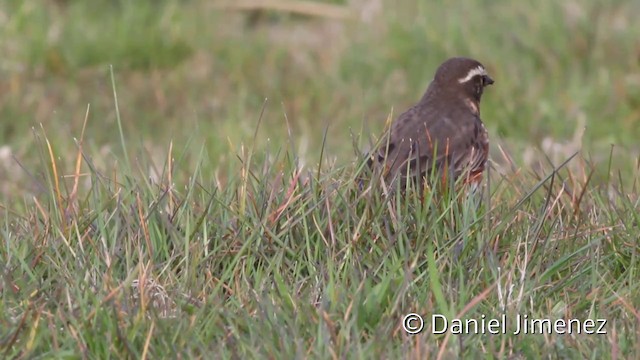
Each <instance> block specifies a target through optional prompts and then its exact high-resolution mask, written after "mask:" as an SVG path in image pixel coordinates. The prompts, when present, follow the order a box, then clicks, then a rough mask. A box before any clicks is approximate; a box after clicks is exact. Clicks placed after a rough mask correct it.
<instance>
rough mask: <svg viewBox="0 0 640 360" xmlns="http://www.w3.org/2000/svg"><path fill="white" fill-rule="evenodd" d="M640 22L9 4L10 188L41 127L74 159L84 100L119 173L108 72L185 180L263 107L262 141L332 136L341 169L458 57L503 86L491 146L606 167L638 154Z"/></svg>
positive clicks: (587, 13) (498, 8)
mask: <svg viewBox="0 0 640 360" xmlns="http://www.w3.org/2000/svg"><path fill="white" fill-rule="evenodd" d="M243 5H247V6H243ZM639 15H640V2H637V1H609V2H607V3H606V4H605V3H604V2H601V1H595V0H589V1H564V2H558V1H552V0H541V1H537V2H518V3H516V2H511V1H483V0H474V1H464V2H463V1H431V2H416V1H382V0H352V1H346V0H345V1H325V2H321V1H315V2H295V1H282V0H281V1H257V2H256V1H232V2H228V1H202V0H163V1H140V0H139V1H117V0H109V1H107V0H95V1H90V2H89V1H73V0H48V1H44V0H5V1H4V2H0V29H2V30H1V31H0V54H1V56H0V146H1V147H2V151H0V182H2V183H3V185H2V187H1V188H2V192H3V195H4V196H10V197H11V196H12V195H16V194H24V191H28V190H30V188H29V186H28V185H26V184H28V182H26V183H25V182H24V180H25V175H24V171H22V170H20V169H19V168H18V167H17V165H16V162H15V161H14V160H13V158H14V157H15V158H17V159H19V160H20V161H21V162H22V163H23V165H24V166H25V167H27V168H29V164H30V163H32V162H36V161H38V160H37V156H36V154H35V149H34V146H33V145H34V141H36V140H35V136H34V133H33V131H32V130H31V129H32V128H34V129H35V132H39V131H43V132H44V133H45V134H46V136H47V137H48V138H49V139H51V140H52V142H53V143H54V144H55V147H56V154H58V155H59V156H61V158H62V159H61V162H63V163H64V162H67V161H68V163H72V162H73V161H74V156H73V155H74V154H75V150H76V147H75V146H76V145H75V144H74V141H73V138H79V137H80V135H81V130H82V124H83V122H84V119H85V114H86V112H87V107H88V105H90V108H89V114H88V118H87V121H88V122H87V128H86V133H85V147H88V149H89V152H90V153H91V154H92V156H94V161H96V163H97V164H98V165H100V164H104V166H105V167H108V166H111V164H112V163H113V162H114V161H115V160H113V157H111V154H114V155H115V156H117V155H118V154H120V153H121V151H122V149H121V147H120V146H119V144H120V137H119V133H118V128H117V123H116V107H115V105H114V94H113V87H112V85H113V84H112V81H111V77H110V70H109V67H110V66H113V73H114V75H115V87H116V91H117V98H118V105H119V111H120V115H121V118H122V122H123V126H124V133H125V136H126V140H127V142H128V144H129V150H130V151H131V152H132V153H134V154H133V155H135V152H136V151H140V150H139V149H144V151H147V152H148V153H149V154H150V155H151V157H156V156H157V157H160V158H161V157H162V156H165V155H164V154H166V150H167V148H168V144H169V142H170V141H173V144H174V147H176V148H177V149H182V150H184V157H183V161H186V163H183V166H182V168H183V170H184V171H185V172H186V173H188V172H190V171H191V170H192V167H193V166H195V165H194V164H192V163H190V162H189V161H191V160H190V156H189V155H190V154H191V155H193V156H192V157H193V158H194V160H193V161H194V162H195V161H196V160H197V159H196V158H197V154H198V152H199V149H200V147H198V146H196V147H193V148H192V147H190V146H191V145H190V144H193V143H195V144H198V145H201V146H203V147H204V149H205V151H206V152H207V154H208V159H211V160H210V164H208V165H211V169H210V170H215V169H218V168H220V166H221V164H224V163H225V162H228V161H236V160H235V154H236V153H237V152H238V151H239V149H240V148H241V146H242V144H245V145H247V144H250V143H251V142H252V139H253V136H254V131H255V129H256V126H257V124H258V120H259V118H260V113H261V111H262V109H263V106H264V108H265V111H264V116H263V119H262V126H261V127H260V130H259V132H258V138H257V139H258V140H259V141H258V143H257V144H255V145H256V146H257V148H270V149H275V150H277V149H295V151H296V152H297V154H298V155H299V156H300V157H301V158H302V159H303V161H305V162H306V163H307V164H314V163H316V162H317V159H318V158H319V152H320V148H321V146H322V138H323V136H322V134H323V131H324V130H325V129H327V131H328V137H327V147H326V149H325V155H326V156H327V157H328V158H330V159H335V160H336V161H337V163H339V164H345V163H349V162H350V161H352V160H353V159H354V158H355V157H354V150H353V144H354V142H355V143H356V145H357V147H358V149H360V150H366V148H367V147H368V146H369V143H370V141H371V140H370V139H373V140H375V138H376V136H378V135H379V133H380V131H381V130H382V128H383V126H384V121H385V119H386V118H387V116H388V115H389V114H390V113H391V112H393V114H394V115H397V114H398V113H399V112H401V111H403V110H404V109H406V108H407V107H408V106H410V105H412V104H413V103H414V102H416V101H417V100H418V99H419V98H420V96H421V94H422V92H423V91H424V89H425V88H426V86H427V85H428V83H429V81H430V79H431V77H432V75H433V72H434V70H435V68H436V67H437V65H438V64H440V63H441V62H442V61H443V60H445V59H446V58H448V57H451V56H457V55H461V56H469V57H473V58H476V59H478V60H480V61H481V62H483V63H484V64H485V66H486V67H487V68H488V69H489V70H490V72H491V74H492V76H493V77H494V78H495V79H496V84H495V86H493V87H492V88H490V89H489V90H488V91H487V93H486V95H485V97H484V99H483V107H482V116H483V118H484V120H485V123H486V125H487V128H488V129H489V132H490V134H491V137H492V140H493V148H492V152H493V154H494V156H493V157H494V159H496V161H497V162H499V157H500V156H498V155H497V154H499V150H498V145H500V146H503V147H504V149H505V151H508V152H509V153H510V155H511V156H512V157H513V159H514V161H515V163H516V164H517V165H518V166H522V167H525V168H526V167H530V166H532V163H534V162H535V161H536V159H538V158H540V156H541V155H540V154H541V153H544V154H546V155H547V156H549V157H550V158H551V159H552V160H553V161H556V162H557V163H559V161H560V160H561V159H563V158H565V157H566V156H568V155H569V154H571V153H572V152H573V151H575V150H579V149H580V148H582V147H583V148H584V150H585V157H588V158H590V159H591V160H592V161H594V162H596V163H597V162H600V161H606V160H607V159H608V157H609V151H610V146H611V144H615V145H616V150H614V151H617V152H616V153H615V154H620V155H621V156H615V158H616V161H617V162H619V163H620V164H621V165H622V166H625V167H627V166H629V165H631V164H633V163H634V161H635V159H636V158H637V155H638V150H639V148H640V147H639V145H638V141H637V139H638V136H639V135H640V126H638V123H639V121H640V25H639V24H638V21H637V18H638V16H639ZM265 99H268V100H267V101H266V103H265ZM287 119H288V124H289V126H290V128H291V132H292V136H291V138H290V137H289V135H288V130H287V127H288V125H287ZM40 124H41V125H42V128H40ZM583 129H584V135H583V136H581V134H582V130H583ZM536 149H542V151H536ZM64 154H69V158H68V159H65V156H64Z"/></svg>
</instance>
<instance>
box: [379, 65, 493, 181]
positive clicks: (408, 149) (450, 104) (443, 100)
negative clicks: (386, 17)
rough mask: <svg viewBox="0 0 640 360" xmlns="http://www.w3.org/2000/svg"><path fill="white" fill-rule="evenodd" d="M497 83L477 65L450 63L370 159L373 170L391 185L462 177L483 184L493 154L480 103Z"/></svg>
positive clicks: (386, 136) (440, 69)
mask: <svg viewBox="0 0 640 360" xmlns="http://www.w3.org/2000/svg"><path fill="white" fill-rule="evenodd" d="M493 82H494V81H493V79H491V77H489V75H488V74H487V71H486V69H485V68H484V66H483V65H482V64H481V63H479V62H478V61H476V60H473V59H468V58H463V57H455V58H451V59H449V60H447V61H445V62H444V63H443V64H442V65H440V67H439V68H438V70H437V71H436V74H435V76H434V78H433V81H432V82H431V84H429V87H428V88H427V91H426V92H425V94H424V95H423V96H422V99H420V101H419V102H418V103H417V104H416V105H414V106H413V107H411V108H410V109H409V110H407V111H405V112H404V113H402V114H401V115H400V116H399V117H398V118H397V119H396V120H395V121H394V122H393V123H392V125H391V128H390V129H389V131H388V133H387V134H386V135H385V136H384V137H383V139H382V141H381V143H380V145H379V147H378V149H376V151H374V152H372V153H371V154H370V158H369V165H370V166H371V167H373V168H374V169H379V170H380V171H381V173H382V174H383V176H384V178H385V179H386V180H393V179H397V178H400V179H406V178H407V177H411V178H415V179H417V180H423V179H427V180H428V179H429V178H430V176H431V174H437V175H438V176H439V177H441V178H442V179H443V180H444V181H446V180H447V179H452V180H454V181H456V180H458V179H460V178H461V177H462V178H464V182H465V183H467V184H472V185H478V183H479V182H480V181H481V180H482V173H483V172H484V170H485V166H486V162H487V158H488V155H489V136H488V134H487V130H486V129H485V127H484V125H483V123H482V120H480V98H481V97H482V92H483V91H484V88H485V87H486V86H488V85H491V84H493ZM474 187H475V186H474Z"/></svg>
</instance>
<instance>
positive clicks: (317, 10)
mask: <svg viewBox="0 0 640 360" xmlns="http://www.w3.org/2000/svg"><path fill="white" fill-rule="evenodd" d="M214 7H216V8H221V9H228V10H275V11H283V12H290V13H295V14H300V15H307V16H314V17H323V18H330V19H347V18H349V17H351V11H350V9H349V8H347V7H345V6H340V5H333V4H323V3H320V2H317V1H300V0H240V1H233V2H231V1H229V2H223V3H218V4H215V5H214Z"/></svg>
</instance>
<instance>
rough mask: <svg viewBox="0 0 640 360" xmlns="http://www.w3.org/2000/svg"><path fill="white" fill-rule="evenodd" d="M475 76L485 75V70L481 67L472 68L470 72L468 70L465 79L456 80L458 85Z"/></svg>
mask: <svg viewBox="0 0 640 360" xmlns="http://www.w3.org/2000/svg"><path fill="white" fill-rule="evenodd" d="M476 75H487V70H485V69H484V68H483V67H482V66H478V67H476V68H473V69H471V70H469V73H468V74H467V76H466V77H464V78H462V79H458V82H459V83H461V84H462V83H465V82H467V81H469V80H471V79H473V77H474V76H476Z"/></svg>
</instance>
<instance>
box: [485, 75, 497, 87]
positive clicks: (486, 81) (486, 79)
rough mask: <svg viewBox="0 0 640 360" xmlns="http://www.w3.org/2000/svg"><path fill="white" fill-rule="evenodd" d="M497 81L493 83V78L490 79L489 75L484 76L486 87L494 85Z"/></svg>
mask: <svg viewBox="0 0 640 360" xmlns="http://www.w3.org/2000/svg"><path fill="white" fill-rule="evenodd" d="M494 82H495V81H493V79H492V78H491V77H489V75H485V76H484V86H489V85H491V84H493V83H494Z"/></svg>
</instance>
